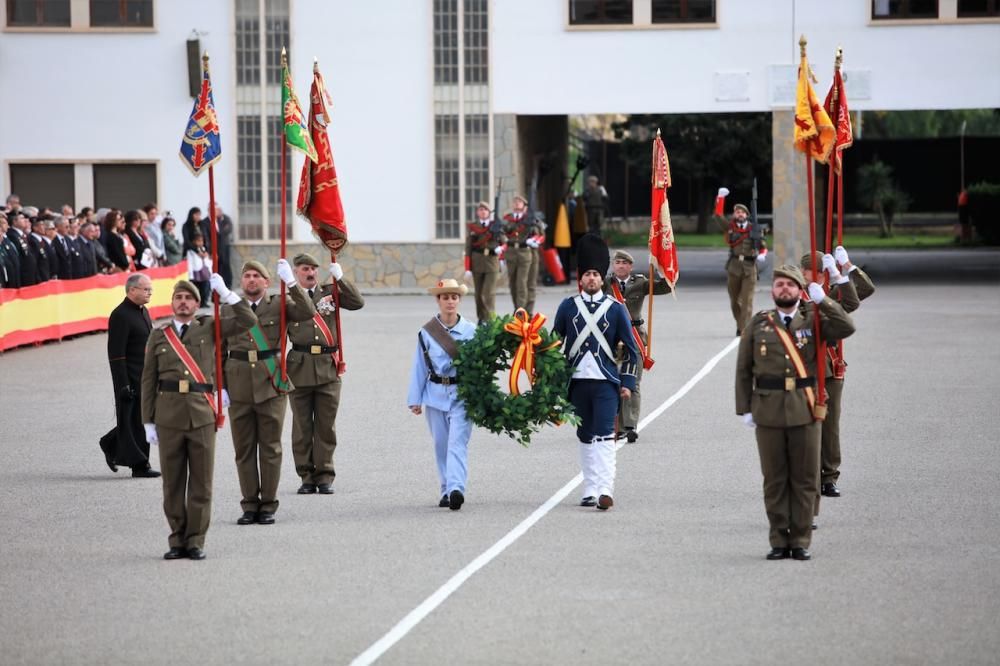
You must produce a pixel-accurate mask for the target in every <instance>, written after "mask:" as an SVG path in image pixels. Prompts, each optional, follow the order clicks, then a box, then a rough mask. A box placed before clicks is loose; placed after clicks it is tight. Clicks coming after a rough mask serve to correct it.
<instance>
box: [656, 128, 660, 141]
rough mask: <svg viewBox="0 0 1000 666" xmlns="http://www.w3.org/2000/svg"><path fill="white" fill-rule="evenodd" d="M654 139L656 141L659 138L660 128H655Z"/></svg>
mask: <svg viewBox="0 0 1000 666" xmlns="http://www.w3.org/2000/svg"><path fill="white" fill-rule="evenodd" d="M656 138H657V139H659V138H660V128H659V127H657V128H656Z"/></svg>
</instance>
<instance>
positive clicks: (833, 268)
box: [823, 254, 839, 277]
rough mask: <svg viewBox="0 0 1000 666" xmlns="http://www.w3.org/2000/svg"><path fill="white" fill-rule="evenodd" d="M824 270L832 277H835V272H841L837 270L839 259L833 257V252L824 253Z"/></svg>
mask: <svg viewBox="0 0 1000 666" xmlns="http://www.w3.org/2000/svg"><path fill="white" fill-rule="evenodd" d="M823 270H824V271H826V272H827V273H829V274H830V276H831V277H833V274H834V273H837V272H839V271H838V270H837V260H836V259H834V258H833V255H832V254H824V255H823Z"/></svg>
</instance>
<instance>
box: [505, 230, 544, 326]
mask: <svg viewBox="0 0 1000 666" xmlns="http://www.w3.org/2000/svg"><path fill="white" fill-rule="evenodd" d="M529 215H530V211H525V212H523V213H521V215H520V216H515V214H514V213H507V214H506V215H504V216H503V232H504V235H505V236H506V237H507V250H506V252H504V260H505V261H506V262H507V282H508V283H509V284H510V298H511V301H512V302H513V305H514V310H517V309H518V308H524V309H525V310H528V305H529V301H528V289H529V281H530V279H531V275H530V273H531V263H532V258H533V257H535V256H536V254H537V253H536V252H535V250H533V249H532V248H530V247H528V245H527V243H526V241H527V240H528V239H529V238H531V237H532V236H534V235H536V234H537V233H538V227H537V225H536V224H535V223H534V221H533V219H531V218H530V217H529ZM535 280H536V281H537V280H538V264H537V261H536V263H535ZM532 305H533V303H532ZM528 312H529V313H530V312H531V311H530V310H528Z"/></svg>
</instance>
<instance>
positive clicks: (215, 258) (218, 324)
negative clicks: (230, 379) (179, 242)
mask: <svg viewBox="0 0 1000 666" xmlns="http://www.w3.org/2000/svg"><path fill="white" fill-rule="evenodd" d="M201 61H202V65H203V66H204V69H205V73H206V74H207V73H208V52H207V51H206V52H205V53H204V54H203V55H202V56H201ZM208 220H209V227H210V229H209V232H208V234H209V238H210V241H211V243H212V272H213V273H218V272H219V232H218V230H217V229H216V226H215V225H216V219H215V166H214V165H211V164H210V165H209V167H208ZM212 314H213V317H214V320H215V323H214V326H215V394H216V395H215V399H216V410H215V414H216V417H215V429H216V430H218V429H219V428H221V427H222V424H223V422H224V421H225V418H226V417H225V415H224V414H223V411H222V410H223V406H222V320H221V318H220V316H219V294H218V293H216V292H215V291H214V290H213V291H212Z"/></svg>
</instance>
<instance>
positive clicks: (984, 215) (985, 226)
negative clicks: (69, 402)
mask: <svg viewBox="0 0 1000 666" xmlns="http://www.w3.org/2000/svg"><path fill="white" fill-rule="evenodd" d="M967 191H968V193H969V218H970V219H971V220H972V226H973V227H975V229H976V232H977V233H978V234H979V236H980V237H981V238H982V239H983V242H985V243H986V244H987V245H1000V183H986V182H983V183H976V184H975V185H970V186H969V187H968V189H967Z"/></svg>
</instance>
